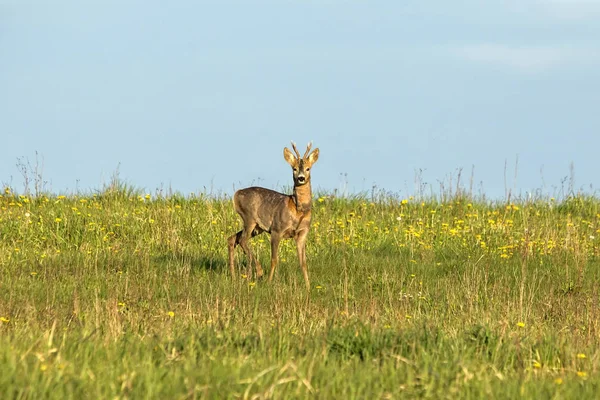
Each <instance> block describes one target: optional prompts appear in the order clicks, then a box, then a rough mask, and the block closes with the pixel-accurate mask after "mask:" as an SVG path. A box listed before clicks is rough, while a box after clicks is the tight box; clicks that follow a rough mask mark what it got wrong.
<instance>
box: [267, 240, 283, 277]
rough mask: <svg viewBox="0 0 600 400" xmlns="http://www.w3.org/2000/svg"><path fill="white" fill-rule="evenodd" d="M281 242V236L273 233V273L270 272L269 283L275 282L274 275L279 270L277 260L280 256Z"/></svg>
mask: <svg viewBox="0 0 600 400" xmlns="http://www.w3.org/2000/svg"><path fill="white" fill-rule="evenodd" d="M280 241H281V235H280V234H278V233H275V232H271V271H270V272H269V282H271V281H272V280H273V274H274V273H275V269H276V268H277V258H278V255H279V242H280Z"/></svg>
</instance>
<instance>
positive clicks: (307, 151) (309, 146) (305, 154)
mask: <svg viewBox="0 0 600 400" xmlns="http://www.w3.org/2000/svg"><path fill="white" fill-rule="evenodd" d="M311 147H312V142H308V145H307V147H306V153H304V157H303V158H306V157H307V156H308V153H310V148H311Z"/></svg>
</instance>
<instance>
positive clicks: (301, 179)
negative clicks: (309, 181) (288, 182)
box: [298, 176, 306, 183]
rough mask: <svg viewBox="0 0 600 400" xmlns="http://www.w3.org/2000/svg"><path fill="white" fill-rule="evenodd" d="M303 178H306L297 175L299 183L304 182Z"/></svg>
mask: <svg viewBox="0 0 600 400" xmlns="http://www.w3.org/2000/svg"><path fill="white" fill-rule="evenodd" d="M305 180H306V178H305V177H303V176H299V177H298V182H300V183H304V181H305Z"/></svg>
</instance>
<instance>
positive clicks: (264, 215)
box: [227, 142, 319, 290]
mask: <svg viewBox="0 0 600 400" xmlns="http://www.w3.org/2000/svg"><path fill="white" fill-rule="evenodd" d="M311 146H312V143H309V144H308V147H307V149H306V152H305V153H304V156H302V157H300V153H299V152H298V149H297V148H296V144H295V143H294V142H292V148H293V149H294V152H295V153H296V155H295V156H294V155H293V154H292V152H291V151H290V150H289V149H288V148H287V147H285V148H284V149H283V158H285V160H286V161H287V162H288V163H289V164H290V165H291V166H292V169H293V171H294V174H293V175H294V194H292V195H286V194H283V193H279V192H276V191H274V190H270V189H265V188H262V187H249V188H246V189H241V190H238V191H237V192H235V194H234V195H233V205H234V208H235V211H236V212H237V213H238V214H239V215H240V217H242V220H243V221H244V229H242V230H241V231H239V232H238V233H236V234H234V235H232V236H230V237H229V238H228V239H227V242H228V245H229V269H230V270H231V276H232V277H235V267H234V261H233V258H234V250H235V246H237V245H238V244H239V245H240V246H241V247H242V249H243V250H244V252H245V253H246V256H247V258H248V274H247V275H248V278H250V277H251V276H252V264H253V263H254V265H255V266H256V276H257V277H258V278H260V277H261V276H262V275H263V270H262V268H261V266H260V263H259V261H258V259H257V258H256V257H254V256H253V255H252V250H251V249H250V246H249V245H248V241H249V239H250V238H251V237H254V236H256V235H259V234H261V233H263V232H269V233H270V234H271V272H269V282H271V281H272V279H273V273H274V272H275V268H276V267H277V253H278V251H279V242H280V241H281V240H282V239H289V238H294V240H295V241H296V247H297V250H298V261H299V262H300V267H301V268H302V273H303V274H304V281H305V283H306V288H307V289H309V290H310V282H309V280H308V270H307V266H306V253H305V245H306V237H307V235H308V230H309V229H310V217H311V205H312V192H311V189H310V168H311V167H312V165H313V164H314V163H316V162H317V159H318V158H319V149H315V150H314V151H313V152H312V153H310V148H311ZM309 153H310V154H309Z"/></svg>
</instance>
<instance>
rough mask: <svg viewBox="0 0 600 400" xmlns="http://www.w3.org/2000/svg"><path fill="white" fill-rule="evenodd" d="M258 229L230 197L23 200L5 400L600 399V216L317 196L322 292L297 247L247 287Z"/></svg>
mask: <svg viewBox="0 0 600 400" xmlns="http://www.w3.org/2000/svg"><path fill="white" fill-rule="evenodd" d="M240 228H241V221H240V220H239V217H238V216H237V215H236V214H235V212H234V210H233V207H232V204H231V200H230V199H229V198H226V197H224V196H208V195H196V196H193V195H191V196H181V195H176V194H173V195H168V196H162V195H157V194H147V193H144V192H141V191H139V190H136V189H135V188H131V187H128V186H126V185H113V186H110V187H107V188H105V189H102V190H100V191H97V192H92V193H89V194H78V195H75V194H72V195H67V196H64V195H50V194H47V195H44V194H39V195H36V196H32V195H19V194H15V193H13V191H12V189H10V188H8V187H7V188H5V189H4V190H3V192H2V193H1V196H0V393H2V398H4V399H42V398H50V399H88V398H89V399H97V398H103V399H117V398H118V399H126V398H156V399H204V398H207V399H238V398H240V399H267V398H286V399H291V398H316V399H333V398H335V399H391V398H433V399H457V398H461V399H480V398H486V399H515V398H526V399H527V398H531V399H550V398H556V399H563V398H578V399H587V398H589V399H592V398H597V396H598V393H599V391H600V374H599V372H600V324H599V319H598V315H599V311H600V308H599V303H600V290H599V285H598V275H599V274H598V271H599V267H600V259H599V255H600V200H599V199H597V198H596V197H594V196H584V195H574V196H568V197H565V198H563V199H560V200H555V199H553V198H539V199H534V200H519V201H513V202H506V201H505V202H500V201H496V202H490V201H485V200H483V199H479V200H478V199H475V198H472V197H469V196H464V195H461V193H457V194H455V195H453V196H450V197H446V198H444V200H439V199H435V198H433V197H432V198H430V199H415V198H411V197H407V198H401V197H396V196H391V195H380V196H367V195H365V196H355V197H338V196H335V195H332V194H329V195H328V194H323V193H321V194H317V195H316V196H315V200H314V203H313V225H312V230H311V233H310V235H309V240H308V245H307V255H308V265H309V275H310V279H311V286H312V287H311V290H310V292H307V291H306V288H305V287H304V280H303V278H302V274H301V271H300V268H299V267H298V263H297V257H296V250H295V246H294V243H293V242H291V241H286V242H283V243H282V246H281V249H280V265H279V267H278V269H277V272H276V274H275V279H274V281H273V282H272V283H271V284H268V283H267V282H266V281H263V280H259V281H257V282H255V281H250V280H248V279H245V276H244V275H243V273H244V271H245V268H244V264H245V257H244V256H243V254H242V252H241V250H240V249H239V248H238V249H237V250H236V262H237V264H238V266H239V276H238V277H237V278H236V279H232V278H231V276H230V274H229V270H228V267H227V244H226V237H227V236H228V235H231V234H232V233H234V232H235V231H237V230H239V229H240ZM268 240H269V238H268V235H266V234H265V235H261V236H258V237H256V238H254V239H253V240H252V246H253V249H254V250H255V252H256V253H257V254H258V256H259V257H260V259H261V262H262V264H263V266H268V260H269V254H270V252H269V242H268Z"/></svg>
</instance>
